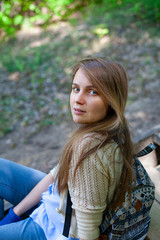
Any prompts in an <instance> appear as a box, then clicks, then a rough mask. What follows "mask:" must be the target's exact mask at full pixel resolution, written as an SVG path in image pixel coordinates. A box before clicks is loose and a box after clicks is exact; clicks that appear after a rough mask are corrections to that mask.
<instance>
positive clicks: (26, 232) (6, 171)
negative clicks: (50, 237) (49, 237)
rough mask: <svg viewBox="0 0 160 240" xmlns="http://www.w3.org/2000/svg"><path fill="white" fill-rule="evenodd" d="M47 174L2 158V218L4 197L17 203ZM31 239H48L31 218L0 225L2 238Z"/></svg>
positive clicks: (0, 210)
mask: <svg viewBox="0 0 160 240" xmlns="http://www.w3.org/2000/svg"><path fill="white" fill-rule="evenodd" d="M45 175H46V174H45V173H43V172H41V171H38V170H35V169H32V168H29V167H25V166H23V165H20V164H17V163H14V162H11V161H9V160H6V159H1V158H0V220H1V219H2V218H3V217H4V199H5V200H7V201H8V202H10V203H11V204H13V205H17V204H18V203H19V202H20V201H21V200H22V199H23V198H24V197H25V196H26V195H27V194H28V193H29V192H30V191H31V190H32V188H33V187H34V186H35V185H36V184H37V183H38V182H39V181H40V180H41V179H42V178H44V177H45ZM32 210H33V209H32ZM29 214H30V212H28V215H29ZM31 239H33V240H39V239H41V240H46V237H45V235H44V232H43V230H42V228H41V227H40V226H39V225H38V224H37V223H35V222H34V221H33V220H32V219H31V218H27V219H25V220H22V221H20V222H17V223H11V224H8V225H4V226H0V240H31Z"/></svg>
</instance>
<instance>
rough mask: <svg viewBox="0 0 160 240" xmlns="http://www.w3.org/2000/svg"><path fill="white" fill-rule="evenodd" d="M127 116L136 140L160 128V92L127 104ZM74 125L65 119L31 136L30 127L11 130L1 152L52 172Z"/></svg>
mask: <svg viewBox="0 0 160 240" xmlns="http://www.w3.org/2000/svg"><path fill="white" fill-rule="evenodd" d="M126 117H127V119H128V121H129V124H130V126H131V128H132V132H133V133H134V139H135V140H136V141H138V139H139V138H141V137H142V135H144V134H148V135H151V134H152V133H153V132H160V102H159V95H157V94H154V92H152V91H151V92H150V97H149V98H148V97H147V98H140V99H139V100H137V101H135V102H133V103H132V104H130V105H129V106H128V107H127V108H126ZM74 127H75V126H73V124H72V122H66V123H65V122H63V123H62V124H60V125H59V126H55V125H53V126H51V127H50V128H46V129H43V130H42V131H40V132H39V133H37V134H35V135H33V136H29V137H27V131H28V129H23V130H21V131H16V132H13V133H10V134H8V135H6V136H5V137H3V138H2V139H1V140H0V156H1V157H2V158H6V159H10V160H12V161H15V162H18V163H21V164H24V165H26V166H30V167H33V168H36V169H39V170H42V171H45V172H48V171H49V170H50V169H51V168H52V167H53V166H54V165H55V164H56V162H57V161H58V158H59V156H60V154H61V151H62V149H63V146H64V144H65V142H66V139H67V136H68V134H69V133H70V132H71V131H72V129H73V128H74ZM15 142H16V146H14V143H15Z"/></svg>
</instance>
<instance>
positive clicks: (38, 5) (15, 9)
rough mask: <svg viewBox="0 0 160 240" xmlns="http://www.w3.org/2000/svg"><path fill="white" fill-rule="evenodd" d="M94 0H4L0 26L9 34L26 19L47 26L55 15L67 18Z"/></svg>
mask: <svg viewBox="0 0 160 240" xmlns="http://www.w3.org/2000/svg"><path fill="white" fill-rule="evenodd" d="M89 2H94V1H93V0H90V1H89V0H83V1H82V0H76V1H74V0H54V1H53V0H42V1H40V0H36V1H33V0H26V1H23V0H8V1H6V0H5V1H4V0H2V1H1V3H0V28H1V29H3V30H4V31H5V32H6V33H7V34H12V33H15V32H16V30H18V29H19V28H21V26H22V24H23V23H24V20H26V19H27V20H28V21H29V23H30V24H33V25H34V24H37V25H41V26H45V25H46V24H49V23H51V22H53V20H54V19H55V17H59V18H61V19H62V18H65V17H66V16H68V15H69V14H71V13H72V12H73V11H75V10H77V9H79V8H80V7H83V6H86V5H87V4H88V3H89Z"/></svg>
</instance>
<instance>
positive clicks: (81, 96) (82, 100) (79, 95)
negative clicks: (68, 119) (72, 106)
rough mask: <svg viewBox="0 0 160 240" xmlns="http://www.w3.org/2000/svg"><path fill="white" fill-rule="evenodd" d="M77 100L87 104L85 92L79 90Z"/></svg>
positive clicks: (79, 102) (78, 102)
mask: <svg viewBox="0 0 160 240" xmlns="http://www.w3.org/2000/svg"><path fill="white" fill-rule="evenodd" d="M75 102H76V103H77V104H80V105H83V104H85V96H84V93H83V92H79V93H77V94H76V97H75Z"/></svg>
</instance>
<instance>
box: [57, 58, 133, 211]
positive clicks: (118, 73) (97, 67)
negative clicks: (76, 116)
mask: <svg viewBox="0 0 160 240" xmlns="http://www.w3.org/2000/svg"><path fill="white" fill-rule="evenodd" d="M78 69H82V70H83V71H84V73H85V75H86V77H87V78H88V80H89V81H90V82H91V83H92V84H93V86H94V87H95V88H96V89H97V91H98V93H99V94H100V96H101V97H102V99H103V100H104V102H107V103H108V105H109V110H108V112H107V115H106V117H105V118H104V119H103V120H101V121H99V122H96V123H92V124H86V125H83V126H80V127H79V128H78V129H77V130H75V131H74V132H73V133H72V135H71V137H70V139H69V141H68V143H67V144H66V146H65V148H64V151H63V153H62V155H61V158H60V163H59V171H58V173H57V179H58V191H59V192H61V191H63V190H64V189H66V188H67V181H68V174H69V165H70V161H71V159H72V154H73V151H75V147H76V146H75V145H76V144H75V143H76V142H77V143H78V142H79V140H80V139H82V137H83V136H85V134H87V133H100V134H102V135H103V136H105V138H104V140H103V142H102V143H101V144H99V145H97V146H95V147H94V148H92V149H90V150H89V151H88V152H87V153H86V152H85V151H83V152H82V153H81V155H80V158H79V161H78V163H77V166H76V169H75V172H74V174H75V173H76V170H77V168H78V167H79V166H80V164H81V163H82V161H84V159H85V158H86V157H87V156H88V155H90V154H91V153H93V152H95V151H96V150H97V149H99V148H101V147H103V146H105V145H106V144H107V143H109V142H111V141H113V140H114V141H116V142H117V143H118V147H119V149H120V154H121V156H122V159H123V169H122V175H121V178H120V183H119V185H118V187H117V189H116V191H115V194H114V197H113V199H112V202H111V204H110V207H111V208H112V209H115V208H116V207H118V206H120V205H121V204H122V203H123V200H124V196H125V193H126V191H129V193H130V194H131V190H132V177H133V171H132V165H133V150H132V149H133V147H132V141H131V137H130V132H129V129H128V125H127V121H126V119H125V116H124V111H125V106H126V101H127V95H128V78H127V75H126V72H125V70H124V68H123V67H122V65H120V64H119V63H116V62H113V61H111V60H106V59H102V58H86V59H83V60H81V61H79V62H78V63H77V64H76V65H75V66H74V67H73V78H74V76H75V74H76V72H77V71H78ZM113 161H114V159H113Z"/></svg>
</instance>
